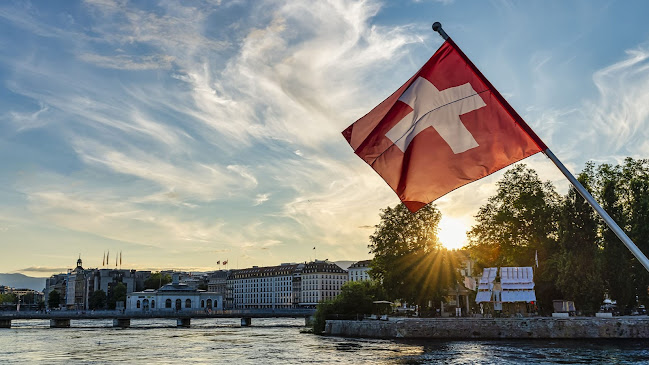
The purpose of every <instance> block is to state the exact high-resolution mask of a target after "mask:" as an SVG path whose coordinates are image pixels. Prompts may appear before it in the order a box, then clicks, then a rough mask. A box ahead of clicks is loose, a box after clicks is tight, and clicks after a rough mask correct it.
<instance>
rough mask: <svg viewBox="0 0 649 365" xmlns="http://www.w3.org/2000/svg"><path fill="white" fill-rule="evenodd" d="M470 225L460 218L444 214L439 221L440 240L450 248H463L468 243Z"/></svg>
mask: <svg viewBox="0 0 649 365" xmlns="http://www.w3.org/2000/svg"><path fill="white" fill-rule="evenodd" d="M468 230H469V225H468V224H467V223H466V222H465V221H464V220H463V219H460V218H452V217H448V216H442V220H441V221H440V222H439V234H438V237H439V240H440V242H441V243H442V245H443V246H444V247H446V248H448V249H457V248H462V247H463V246H464V245H466V243H467V239H466V231H468Z"/></svg>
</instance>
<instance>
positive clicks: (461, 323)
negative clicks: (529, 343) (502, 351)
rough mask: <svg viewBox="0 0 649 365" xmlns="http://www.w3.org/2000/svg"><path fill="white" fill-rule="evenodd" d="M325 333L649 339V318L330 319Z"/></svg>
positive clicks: (423, 336) (347, 335)
mask: <svg viewBox="0 0 649 365" xmlns="http://www.w3.org/2000/svg"><path fill="white" fill-rule="evenodd" d="M325 334H326V335H330V336H343V337H366V338H382V339H393V338H410V339H499V338H502V339H534V338H539V339H542V338H565V339H579V338H649V317H614V318H593V317H570V318H552V317H534V318H390V319H389V320H387V321H380V320H363V321H347V320H327V322H326V326H325Z"/></svg>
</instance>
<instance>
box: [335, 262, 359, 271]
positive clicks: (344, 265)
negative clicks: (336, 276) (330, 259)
mask: <svg viewBox="0 0 649 365" xmlns="http://www.w3.org/2000/svg"><path fill="white" fill-rule="evenodd" d="M354 262H356V261H334V264H336V265H338V266H340V268H341V269H343V270H347V269H348V268H349V267H350V266H352V264H353V263H354Z"/></svg>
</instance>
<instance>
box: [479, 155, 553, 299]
mask: <svg viewBox="0 0 649 365" xmlns="http://www.w3.org/2000/svg"><path fill="white" fill-rule="evenodd" d="M497 186H498V190H497V192H496V195H494V196H492V197H490V198H489V201H488V203H487V204H486V205H484V206H482V207H480V210H479V211H478V214H477V215H476V216H475V218H476V221H477V224H476V225H475V226H473V227H472V228H471V230H470V231H469V234H468V238H469V245H468V249H469V252H470V253H471V256H472V257H473V258H474V259H475V260H476V261H477V264H478V266H479V267H501V266H532V265H533V264H534V263H535V262H534V258H535V256H536V255H537V254H538V258H539V260H540V264H539V267H538V268H537V270H536V272H535V278H534V280H535V283H536V294H537V299H538V300H539V308H540V309H541V310H543V309H545V311H546V312H547V311H551V310H552V300H553V299H555V298H556V297H557V296H558V295H560V293H559V292H558V290H557V288H556V285H555V272H556V267H555V265H556V262H555V261H554V260H553V259H554V255H555V253H556V252H557V251H558V248H559V246H558V244H557V230H558V227H557V218H558V214H559V202H560V196H559V195H558V194H557V193H556V191H555V189H554V186H553V185H552V183H550V182H549V181H547V182H542V181H541V180H540V179H539V178H538V175H537V174H536V172H535V171H534V170H532V169H528V168H527V167H526V166H525V165H524V164H518V165H516V166H514V168H512V169H510V170H508V171H507V172H506V173H505V174H504V176H503V178H502V179H501V180H500V181H498V183H497Z"/></svg>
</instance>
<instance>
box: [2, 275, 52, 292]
mask: <svg viewBox="0 0 649 365" xmlns="http://www.w3.org/2000/svg"><path fill="white" fill-rule="evenodd" d="M45 279H46V278H34V277H31V276H27V275H23V274H0V285H6V286H10V287H12V288H16V289H23V288H26V289H33V290H37V291H43V288H45Z"/></svg>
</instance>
